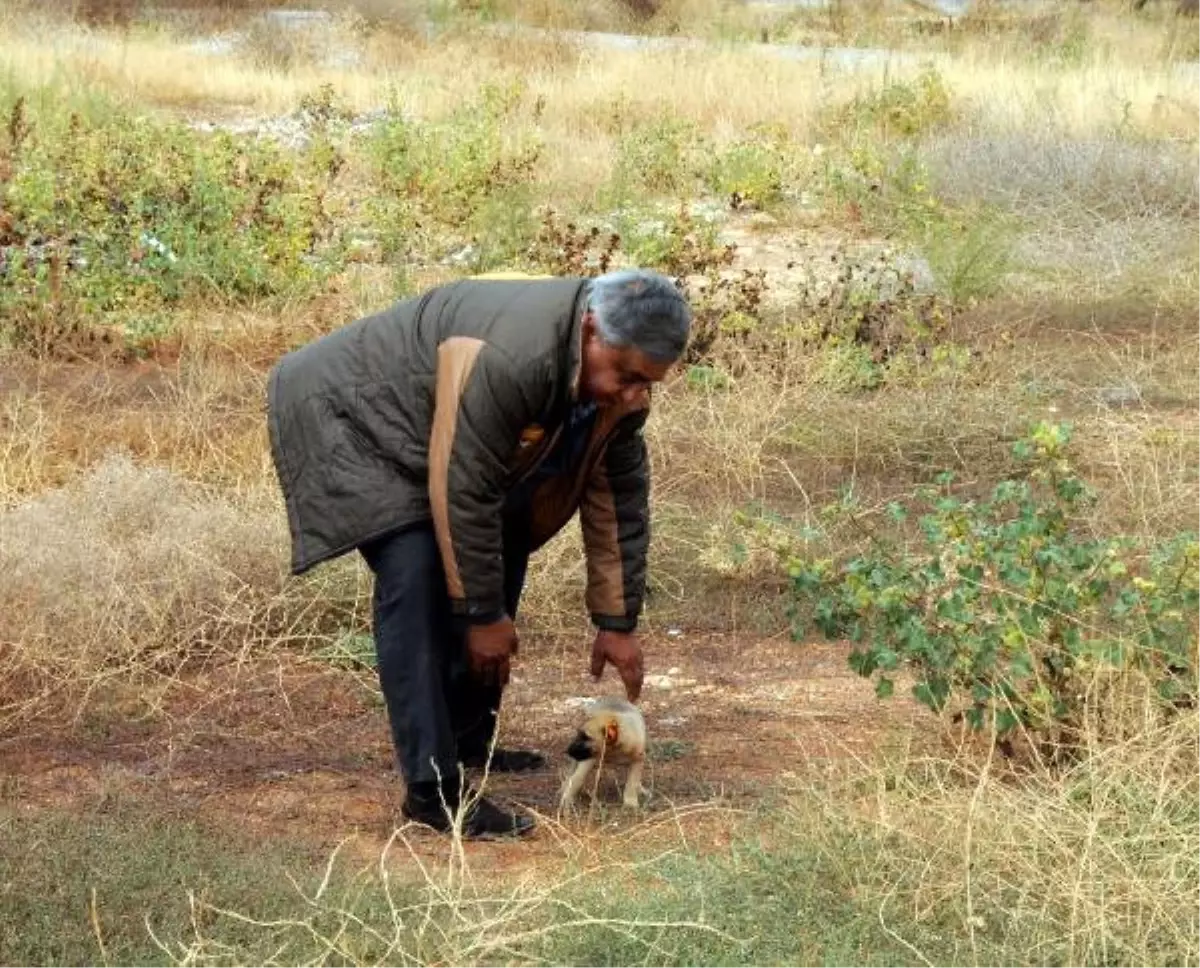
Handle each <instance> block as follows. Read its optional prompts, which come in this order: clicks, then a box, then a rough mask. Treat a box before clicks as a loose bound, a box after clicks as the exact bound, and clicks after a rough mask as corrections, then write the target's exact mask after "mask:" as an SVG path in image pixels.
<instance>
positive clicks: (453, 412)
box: [429, 336, 484, 598]
mask: <svg viewBox="0 0 1200 968" xmlns="http://www.w3.org/2000/svg"><path fill="white" fill-rule="evenodd" d="M483 347H484V343H483V341H482V340H478V339H472V338H470V337H467V336H452V337H450V338H449V339H447V340H445V341H444V342H443V343H442V344H441V345H440V346H439V347H438V362H437V383H436V385H435V388H434V399H435V403H434V410H433V431H432V433H431V434H430V438H429V506H430V509H431V510H432V512H433V530H434V533H435V534H436V535H437V542H438V548H439V549H440V550H441V555H442V567H443V568H444V569H445V572H446V588H447V591H449V593H450V597H451V598H462V597H463V595H464V592H463V584H462V578H461V576H460V574H459V570H458V560H457V559H456V558H455V556H454V540H453V535H452V534H451V532H450V500H449V494H448V481H449V476H450V454H451V451H452V450H453V448H454V432H455V429H456V427H457V426H458V411H459V407H460V405H461V403H462V397H463V392H464V391H465V390H466V387H467V381H468V380H469V379H470V378H471V371H472V370H473V369H474V368H475V361H476V360H477V359H478V358H479V353H480V351H481V350H482V349H483Z"/></svg>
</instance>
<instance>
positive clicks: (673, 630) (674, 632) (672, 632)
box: [667, 628, 683, 672]
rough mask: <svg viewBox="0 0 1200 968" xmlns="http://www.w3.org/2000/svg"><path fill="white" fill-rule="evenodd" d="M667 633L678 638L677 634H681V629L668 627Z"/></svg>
mask: <svg viewBox="0 0 1200 968" xmlns="http://www.w3.org/2000/svg"><path fill="white" fill-rule="evenodd" d="M667 635H669V636H670V637H671V638H673V639H677V638H679V636H681V635H683V629H677V628H669V629H667ZM672 671H674V672H678V671H679V670H678V669H674V670H672Z"/></svg>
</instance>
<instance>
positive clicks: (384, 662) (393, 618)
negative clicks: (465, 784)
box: [361, 527, 461, 785]
mask: <svg viewBox="0 0 1200 968" xmlns="http://www.w3.org/2000/svg"><path fill="white" fill-rule="evenodd" d="M361 551H362V555H363V557H364V558H365V559H366V561H367V564H368V565H369V566H370V568H371V570H372V571H373V572H374V574H375V591H374V596H373V602H372V605H373V609H372V611H373V625H374V628H373V631H374V636H375V650H376V655H377V658H378V669H379V684H380V688H381V689H382V692H383V697H384V702H385V703H386V705H387V713H388V720H389V723H390V726H391V732H392V742H393V744H394V747H395V750H396V756H397V760H398V764H399V767H400V770H401V772H402V773H403V774H404V779H405V782H406V783H407V784H409V785H411V784H413V783H425V782H430V781H434V780H436V779H437V778H438V776H439V773H440V775H441V777H442V778H443V780H453V778H454V777H456V775H457V762H458V752H457V749H456V744H455V738H454V727H453V721H452V717H451V712H450V708H449V706H448V704H447V702H446V685H447V681H448V674H449V668H450V661H451V659H452V658H453V657H454V656H453V655H452V653H453V652H455V651H458V652H461V648H456V645H457V640H456V637H455V635H454V632H453V629H452V625H451V616H450V603H449V598H448V595H447V592H446V582H445V576H444V573H443V571H442V564H441V559H440V556H439V553H438V547H437V541H436V539H435V538H434V534H433V530H432V528H429V527H418V528H413V529H410V530H406V531H402V532H400V533H398V534H394V535H390V536H388V537H385V538H382V539H380V540H379V541H376V542H373V543H372V544H369V545H364V546H363V548H362V549H361Z"/></svg>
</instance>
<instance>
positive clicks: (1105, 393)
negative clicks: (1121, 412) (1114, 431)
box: [1099, 384, 1142, 407]
mask: <svg viewBox="0 0 1200 968" xmlns="http://www.w3.org/2000/svg"><path fill="white" fill-rule="evenodd" d="M1099 396H1100V400H1101V401H1102V402H1103V403H1104V404H1106V405H1107V406H1110V407H1132V406H1135V405H1136V404H1140V403H1141V402H1142V389H1141V387H1138V386H1135V385H1133V384H1129V385H1127V386H1115V387H1101V388H1100V392H1099Z"/></svg>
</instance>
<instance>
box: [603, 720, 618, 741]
mask: <svg viewBox="0 0 1200 968" xmlns="http://www.w3.org/2000/svg"><path fill="white" fill-rule="evenodd" d="M620 735H621V731H620V729H618V728H617V724H616V723H609V724H608V725H607V726H605V727H604V739H605V741H606V742H607V743H608V745H609V746H612V745H614V744H615V743H616V742H617V739H618V738H620Z"/></svg>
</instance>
